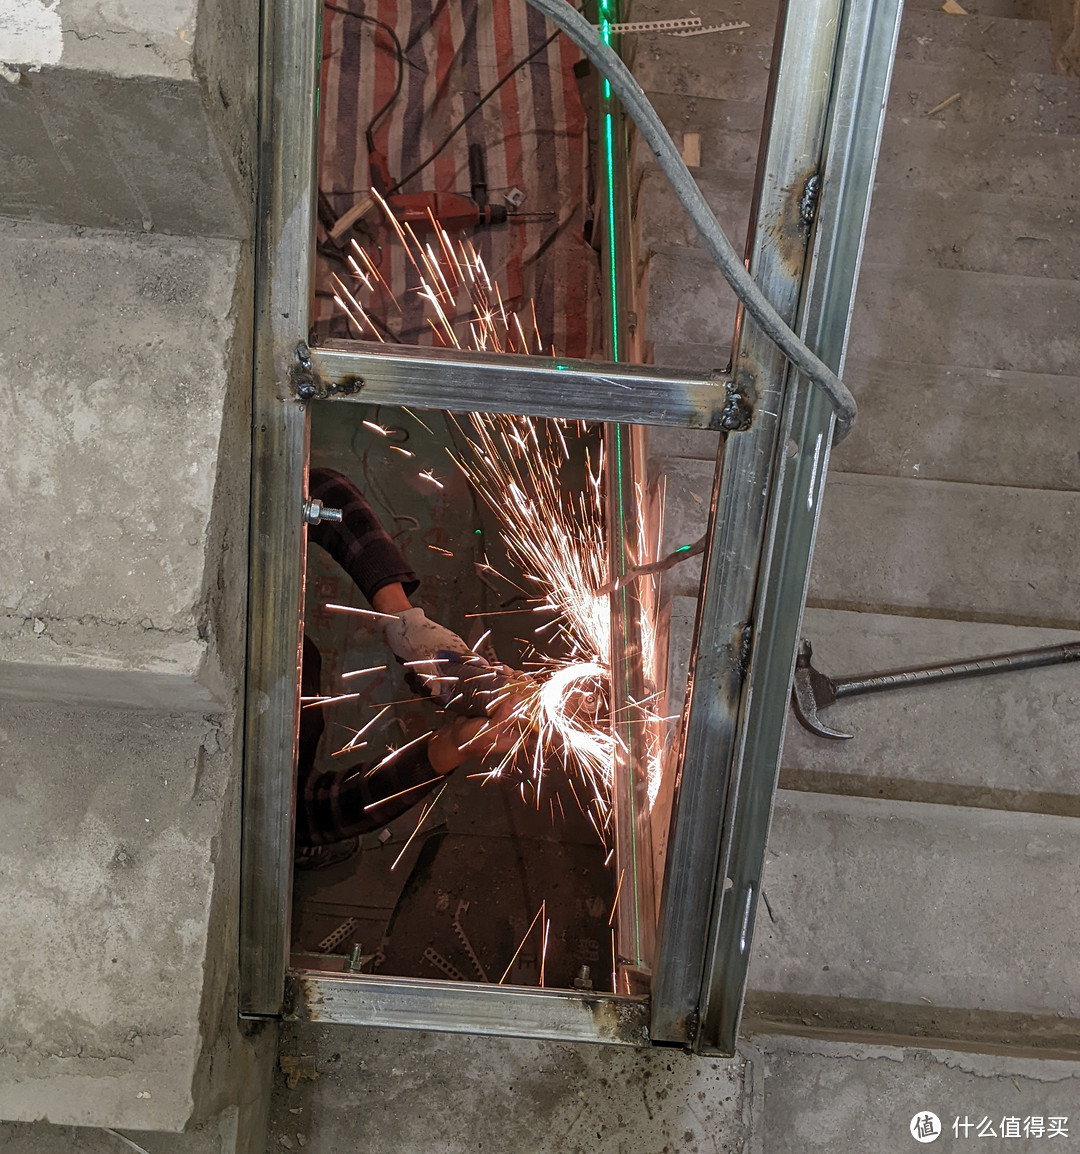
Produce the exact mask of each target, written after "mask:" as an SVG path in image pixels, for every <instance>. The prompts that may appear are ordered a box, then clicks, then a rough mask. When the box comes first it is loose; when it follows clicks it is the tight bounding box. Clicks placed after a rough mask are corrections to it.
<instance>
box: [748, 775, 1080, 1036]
mask: <svg viewBox="0 0 1080 1154" xmlns="http://www.w3.org/2000/svg"><path fill="white" fill-rule="evenodd" d="M1078 829H1080V826H1078V824H1077V820H1076V819H1075V818H1066V817H1051V816H1047V815H1045V814H1026V813H1006V812H999V811H990V810H980V809H969V808H964V807H959V806H942V805H924V804H919V803H914V802H896V801H878V800H874V799H868V798H860V797H836V796H825V795H817V794H806V793H792V792H790V791H787V790H780V791H779V792H778V794H777V799H776V807H775V811H774V816H773V823H772V830H771V833H770V837H769V853H768V859H767V864H766V869H765V876H764V879H763V882H762V885H763V889H764V892H765V893H766V895H767V896H768V900H769V908H770V909H771V910H772V916H768V914H767V913H766V916H764V917H759V918H758V921H757V928H756V931H755V935H754V952H753V959H752V961H751V967H750V988H751V989H753V990H755V991H769V992H772V993H791V994H797V995H798V996H799V997H806V996H809V997H811V998H812V997H814V996H819V997H830V996H832V997H841V998H850V999H862V1000H867V1001H879V1002H882V1003H891V1004H904V1005H913V1006H915V1007H917V1008H919V1009H925V1008H926V1007H927V1006H930V1007H935V1008H957V1009H963V1010H973V1011H980V1010H992V1011H995V1012H1000V1013H1010V1014H1026V1015H1041V1016H1046V1017H1051V1018H1053V1017H1060V1018H1061V1019H1063V1021H1062V1025H1063V1026H1066V1025H1067V1022H1066V1021H1065V1020H1066V1019H1076V1018H1078V1017H1080V987H1078V986H1077V983H1076V981H1075V977H1076V967H1075V959H1076V956H1077V952H1078V950H1080V839H1078V838H1077V831H1078ZM1049 895H1053V896H1052V900H1045V899H1046V898H1047V897H1048V896H1049ZM1059 1040H1060V1039H1059ZM1074 1046H1075V1041H1074Z"/></svg>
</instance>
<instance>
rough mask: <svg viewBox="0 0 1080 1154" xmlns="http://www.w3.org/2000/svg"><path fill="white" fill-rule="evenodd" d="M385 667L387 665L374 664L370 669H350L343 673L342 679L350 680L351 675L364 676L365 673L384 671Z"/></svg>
mask: <svg viewBox="0 0 1080 1154" xmlns="http://www.w3.org/2000/svg"><path fill="white" fill-rule="evenodd" d="M384 669H386V666H385V665H372V666H370V667H369V668H368V669H350V670H349V671H348V672H347V673H343V674H342V675H341V680H342V681H348V679H349V678H350V677H363V676H364V674H365V673H382V671H383V670H384Z"/></svg>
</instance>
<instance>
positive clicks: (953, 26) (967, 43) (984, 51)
mask: <svg viewBox="0 0 1080 1154" xmlns="http://www.w3.org/2000/svg"><path fill="white" fill-rule="evenodd" d="M908 60H910V61H915V62H918V63H924V64H933V65H936V66H937V67H940V68H948V67H949V66H951V65H953V64H954V63H957V64H967V65H968V66H969V67H970V66H971V62H972V61H975V62H977V63H978V64H979V65H981V64H982V62H983V61H985V62H986V64H987V65H989V66H990V67H996V68H1000V70H1001V72H1002V74H1003V75H1004V76H1005V77H1008V76H1010V75H1012V74H1013V73H1015V72H1050V71H1051V70H1052V67H1053V61H1052V59H1051V55H1050V26H1049V24H1047V23H1046V22H1045V21H1042V20H1018V19H1015V18H1001V17H996V16H952V15H950V14H949V13H947V12H942V11H941V10H940V9H938V10H937V11H926V10H920V9H917V8H916V9H909V8H906V7H905V10H904V15H903V19H902V21H901V24H900V39H899V42H898V43H897V47H896V61H897V64H898V65H899V64H900V62H901V61H908ZM946 95H947V94H946Z"/></svg>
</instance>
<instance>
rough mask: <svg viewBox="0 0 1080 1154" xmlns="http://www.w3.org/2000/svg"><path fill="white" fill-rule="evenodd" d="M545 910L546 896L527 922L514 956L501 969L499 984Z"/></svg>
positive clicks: (512, 965)
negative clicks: (531, 918)
mask: <svg viewBox="0 0 1080 1154" xmlns="http://www.w3.org/2000/svg"><path fill="white" fill-rule="evenodd" d="M546 912H547V898H545V899H544V900H543V901H542V902H541V903H540V908H539V909H538V910H537V911H536V917H534V918H533V920H532V921H531V922H530V923H529V928H528V929H527V930H526V931H525V936H524V937H523V938H522V939H521V942H520V944H519V945H518V948H517V949H516V950H515V951H514V956H513V957H512V958H511V959H510V964H509V965H508V966H507V967H506V969H505V970H503V976H502V977H501V978H500V979H499V985H500V986H501V985H502V984H503V982H505V981H506V976H507V974H509V973H510V971H511V970H512V969H513V968H514V963H515V962H516V961H517V959H518V954H520V953H521V951H522V950H523V949H524V948H525V943H526V942H527V941H528V940H529V934H531V933H532V932H533V926H535V925H536V923H537V922H538V921H540V919H541V918H542V917H543V916H544V914H545V913H546Z"/></svg>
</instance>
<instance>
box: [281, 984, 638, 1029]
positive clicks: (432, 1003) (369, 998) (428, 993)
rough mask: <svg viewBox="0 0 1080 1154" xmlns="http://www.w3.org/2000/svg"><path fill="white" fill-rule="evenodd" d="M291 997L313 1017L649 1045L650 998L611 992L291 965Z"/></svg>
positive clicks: (299, 1010)
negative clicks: (320, 970) (346, 972)
mask: <svg viewBox="0 0 1080 1154" xmlns="http://www.w3.org/2000/svg"><path fill="white" fill-rule="evenodd" d="M289 1001H290V1003H291V1007H290V1009H291V1012H292V1013H293V1014H295V1015H296V1017H298V1018H300V1019H301V1020H303V1021H309V1022H333V1023H337V1024H340V1025H353V1026H389V1027H397V1028H399V1029H406V1030H440V1031H442V1032H444V1033H451V1034H487V1035H492V1036H496V1037H518V1038H544V1039H548V1040H550V1041H561V1042H608V1043H616V1044H619V1045H624V1046H647V1045H648V1044H649V1030H648V1023H649V1006H648V1002H647V1001H645V1000H644V999H640V998H624V997H618V996H616V995H614V994H597V993H591V992H590V993H586V992H585V991H579V990H573V991H572V990H539V989H536V988H534V987H531V986H494V985H485V984H482V983H480V982H433V981H429V980H427V979H420V978H384V977H372V976H368V975H363V974H357V975H352V974H350V975H348V976H344V975H341V974H327V973H317V972H312V971H295V970H294V971H292V972H291V973H290V975H289Z"/></svg>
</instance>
